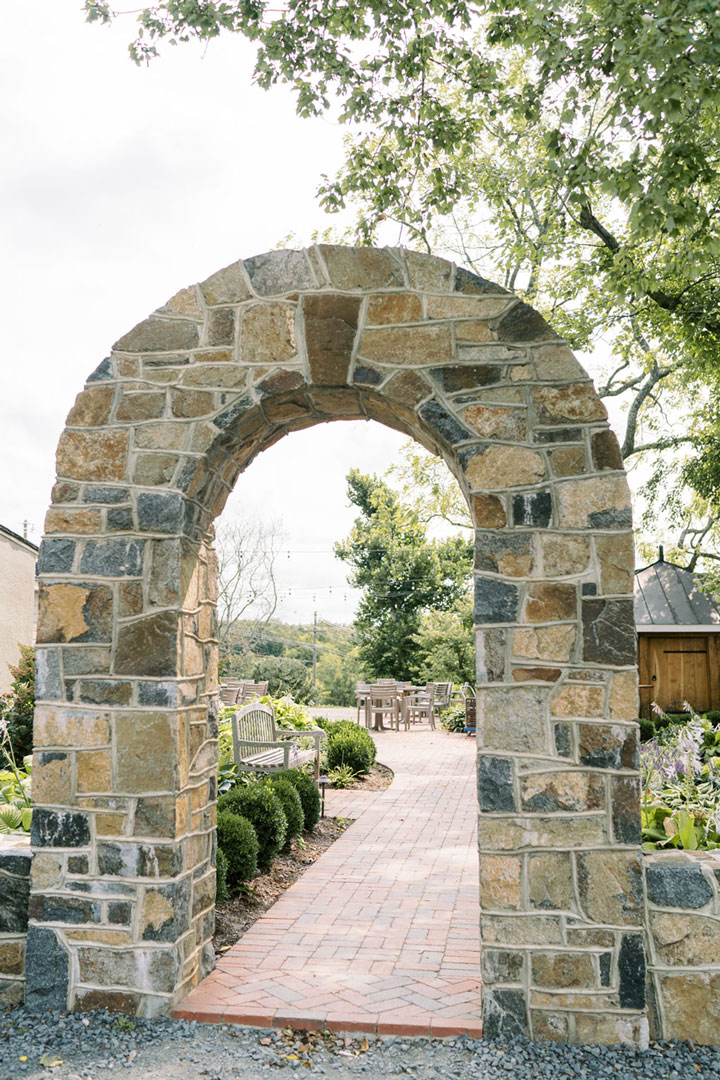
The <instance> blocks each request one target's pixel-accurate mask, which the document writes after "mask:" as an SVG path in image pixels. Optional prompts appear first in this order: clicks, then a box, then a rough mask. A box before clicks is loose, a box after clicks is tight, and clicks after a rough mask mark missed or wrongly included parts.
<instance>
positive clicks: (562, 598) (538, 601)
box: [525, 583, 577, 623]
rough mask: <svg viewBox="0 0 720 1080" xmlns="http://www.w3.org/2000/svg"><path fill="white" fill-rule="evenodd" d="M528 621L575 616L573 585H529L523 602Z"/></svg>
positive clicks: (575, 593)
mask: <svg viewBox="0 0 720 1080" xmlns="http://www.w3.org/2000/svg"><path fill="white" fill-rule="evenodd" d="M525 616H526V618H527V621H528V622H531V623H541V622H559V621H560V620H562V619H575V618H576V617H577V592H576V590H575V586H574V585H566V584H560V583H558V584H553V583H546V584H542V585H531V586H530V588H529V589H528V594H527V600H526V602H525Z"/></svg>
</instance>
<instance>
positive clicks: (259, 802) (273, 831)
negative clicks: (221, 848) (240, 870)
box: [218, 782, 287, 870]
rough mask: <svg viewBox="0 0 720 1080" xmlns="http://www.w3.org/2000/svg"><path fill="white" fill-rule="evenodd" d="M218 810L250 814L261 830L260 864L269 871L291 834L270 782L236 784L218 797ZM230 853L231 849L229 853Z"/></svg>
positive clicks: (244, 815) (259, 837) (248, 815)
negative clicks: (237, 785)
mask: <svg viewBox="0 0 720 1080" xmlns="http://www.w3.org/2000/svg"><path fill="white" fill-rule="evenodd" d="M218 810H219V811H221V810H222V811H225V810H227V811H229V812H230V813H232V814H238V815H241V816H242V817H246V818H247V819H248V821H249V822H250V823H251V825H252V826H253V827H254V829H255V832H256V833H257V838H258V843H259V845H260V847H259V850H258V866H259V867H260V869H261V870H267V869H268V867H269V866H270V863H271V862H272V861H273V859H274V858H275V856H276V855H277V854H278V852H280V851H282V849H283V847H284V845H285V837H286V836H287V818H286V817H285V811H284V810H283V807H282V802H281V801H280V798H279V797H278V795H276V794H275V792H274V791H273V789H272V787H271V786H270V784H268V783H262V782H260V783H254V784H249V785H248V787H236V788H233V789H232V791H229V792H228V793H227V795H221V796H220V798H219V799H218ZM225 854H226V855H228V852H227V851H226V852H225Z"/></svg>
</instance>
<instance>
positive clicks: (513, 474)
mask: <svg viewBox="0 0 720 1080" xmlns="http://www.w3.org/2000/svg"><path fill="white" fill-rule="evenodd" d="M464 470H465V478H466V480H467V482H468V484H469V485H470V488H471V489H482V490H486V491H487V490H499V489H501V488H513V487H522V486H524V485H526V484H537V483H538V482H540V481H541V480H544V479H545V462H544V461H543V459H542V457H541V456H540V454H538V453H536V452H535V451H534V450H528V449H527V448H525V447H523V446H493V445H491V446H488V447H486V448H485V449H483V450H481V451H480V452H479V453H474V454H472V456H470V457H468V459H467V461H466V463H465V466H464ZM533 494H537V493H533ZM515 523H516V524H518V522H517V521H516V522H515Z"/></svg>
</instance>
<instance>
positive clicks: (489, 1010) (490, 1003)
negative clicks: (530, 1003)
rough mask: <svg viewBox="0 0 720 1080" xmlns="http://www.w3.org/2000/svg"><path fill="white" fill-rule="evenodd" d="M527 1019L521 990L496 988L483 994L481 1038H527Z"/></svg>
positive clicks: (523, 995)
mask: <svg viewBox="0 0 720 1080" xmlns="http://www.w3.org/2000/svg"><path fill="white" fill-rule="evenodd" d="M527 1035H528V1019H527V1005H526V1002H525V994H524V992H523V991H522V990H506V989H496V990H488V991H487V992H486V993H485V994H483V1038H484V1039H488V1040H493V1041H494V1040H498V1039H515V1038H523V1037H525V1038H527Z"/></svg>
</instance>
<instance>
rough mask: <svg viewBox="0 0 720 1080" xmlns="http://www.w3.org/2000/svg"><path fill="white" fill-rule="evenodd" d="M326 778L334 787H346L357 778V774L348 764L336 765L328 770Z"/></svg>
mask: <svg viewBox="0 0 720 1080" xmlns="http://www.w3.org/2000/svg"><path fill="white" fill-rule="evenodd" d="M328 778H329V780H330V783H331V784H332V786H333V787H334V788H348V787H350V786H351V785H352V784H354V783H355V781H356V780H357V778H358V777H357V774H356V773H354V772H353V771H352V769H351V768H350V766H349V765H338V766H336V768H334V769H330V771H329V772H328Z"/></svg>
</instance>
